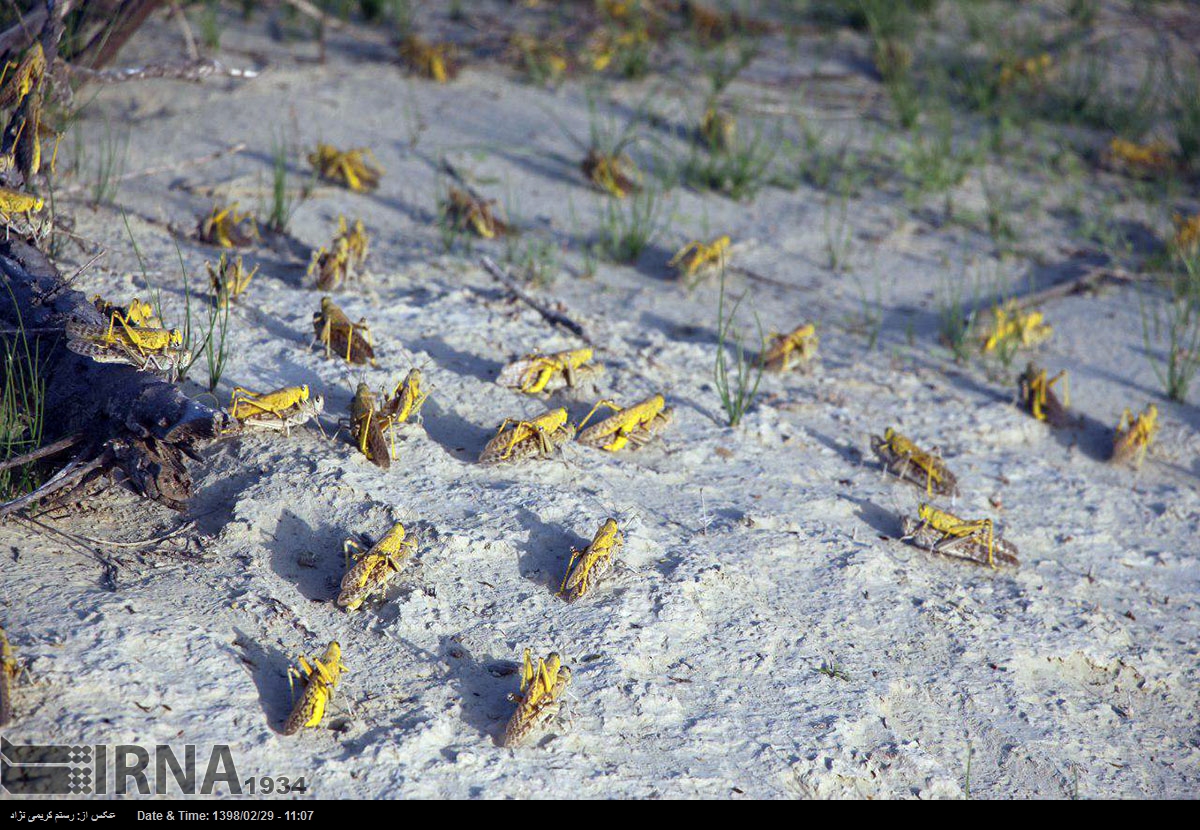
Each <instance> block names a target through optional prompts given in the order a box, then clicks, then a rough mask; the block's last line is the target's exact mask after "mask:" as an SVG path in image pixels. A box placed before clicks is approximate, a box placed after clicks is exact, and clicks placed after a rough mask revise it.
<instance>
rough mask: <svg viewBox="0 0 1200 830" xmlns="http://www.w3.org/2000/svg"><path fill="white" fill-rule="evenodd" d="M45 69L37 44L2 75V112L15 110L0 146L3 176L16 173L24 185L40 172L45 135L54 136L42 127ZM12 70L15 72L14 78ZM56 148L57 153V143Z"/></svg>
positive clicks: (0, 92)
mask: <svg viewBox="0 0 1200 830" xmlns="http://www.w3.org/2000/svg"><path fill="white" fill-rule="evenodd" d="M46 67H47V64H46V53H45V52H44V51H43V49H42V46H41V44H40V43H35V44H34V45H33V46H32V47H30V48H29V50H28V51H27V52H26V53H25V55H24V57H23V58H21V61H20V63H16V64H14V63H7V64H5V65H4V70H3V72H2V73H0V108H3V109H7V108H8V107H13V112H12V115H11V117H10V119H9V122H8V127H7V128H6V129H5V130H4V136H3V142H2V144H0V173H8V172H9V171H16V172H17V173H19V174H20V176H21V180H22V181H23V182H25V183H28V182H29V181H30V180H31V179H32V178H33V177H34V176H36V175H37V174H38V171H39V170H41V166H42V144H41V139H42V134H43V132H53V131H51V130H47V129H46V127H45V126H44V125H43V124H42V84H43V81H44V78H45V75H46ZM10 69H13V70H15V71H14V72H13V73H12V76H11V77H10V76H9V74H8V73H9V70H10ZM6 78H7V82H5V79H6ZM54 148H55V153H57V151H58V144H57V143H55V145H54ZM51 168H53V161H51ZM35 230H40V229H35Z"/></svg>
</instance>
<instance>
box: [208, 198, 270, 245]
mask: <svg viewBox="0 0 1200 830" xmlns="http://www.w3.org/2000/svg"><path fill="white" fill-rule="evenodd" d="M196 236H197V238H199V240H200V241H201V242H204V243H207V244H209V245H216V246H218V247H221V248H248V247H250V246H251V245H253V244H254V242H255V240H257V239H258V223H257V222H255V220H254V216H253V214H251V213H250V212H249V211H246V212H241V211H239V210H238V209H237V202H234V203H233V204H231V205H229V206H228V207H222V206H221V205H214V206H213V209H212V210H211V211H210V212H209V214H208V215H207V216H205V217H204V218H202V219H201V220H200V222H199V224H198V225H197V226H196Z"/></svg>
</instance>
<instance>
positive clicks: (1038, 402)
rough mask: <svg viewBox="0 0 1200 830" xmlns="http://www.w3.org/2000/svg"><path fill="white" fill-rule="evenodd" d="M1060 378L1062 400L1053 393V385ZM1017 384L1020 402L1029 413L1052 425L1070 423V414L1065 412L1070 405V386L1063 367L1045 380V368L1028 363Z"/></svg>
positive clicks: (1067, 424)
mask: <svg viewBox="0 0 1200 830" xmlns="http://www.w3.org/2000/svg"><path fill="white" fill-rule="evenodd" d="M1060 380H1061V381H1062V382H1063V399H1062V401H1059V399H1058V396H1057V395H1055V394H1054V385H1055V384H1056V383H1058V382H1059V381H1060ZM1018 384H1019V394H1020V398H1021V404H1022V405H1023V406H1024V407H1025V410H1026V411H1027V412H1028V413H1029V414H1030V415H1032V416H1033V417H1034V418H1036V419H1037V420H1039V421H1045V422H1046V423H1048V424H1050V426H1052V427H1064V426H1069V425H1070V424H1071V416H1069V415H1068V414H1067V407H1068V406H1070V405H1071V386H1070V379H1069V378H1068V377H1067V372H1066V370H1065V369H1064V370H1062V371H1061V372H1059V373H1058V374H1057V375H1055V376H1054V377H1053V378H1050V379H1049V380H1047V379H1046V370H1045V369H1039V368H1038V367H1037V366H1035V365H1034V364H1032V363H1030V364H1028V365H1027V366H1026V367H1025V371H1024V372H1022V373H1021V377H1020V378H1019V379H1018Z"/></svg>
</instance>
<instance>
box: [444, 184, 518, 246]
mask: <svg viewBox="0 0 1200 830" xmlns="http://www.w3.org/2000/svg"><path fill="white" fill-rule="evenodd" d="M493 204H495V200H494V199H493V200H491V201H487V202H485V201H483V200H482V199H479V198H476V197H475V196H473V195H471V194H470V193H468V192H467V191H465V190H463V189H461V188H458V187H453V186H451V188H450V190H449V193H448V194H447V201H446V204H445V206H444V207H443V210H445V215H446V218H447V219H448V220H449V221H450V222H452V223H453V224H454V226H455V227H456V228H458V229H459V230H466V229H467V228H470V229H471V230H473V231H474V232H475V233H476V234H478V235H479V236H481V237H483V238H484V239H494V238H495V237H497V236H504V235H505V234H507V233H508V225H506V224H504V222H501V221H500V220H499V219H497V218H496V217H495V216H494V215H493V214H492V205H493Z"/></svg>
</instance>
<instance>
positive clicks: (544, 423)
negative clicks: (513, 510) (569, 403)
mask: <svg viewBox="0 0 1200 830" xmlns="http://www.w3.org/2000/svg"><path fill="white" fill-rule="evenodd" d="M574 434H575V427H574V426H572V425H571V424H569V423H567V410H565V409H562V408H559V409H552V410H550V411H549V412H547V413H545V414H544V415H539V416H538V417H536V418H534V419H533V420H532V421H524V420H519V419H516V418H505V419H504V423H502V424H500V428H499V429H497V430H496V435H495V436H494V437H493V438H492V440H491V441H488V443H487V446H486V447H484V448H483V452H482V453H480V455H479V461H480V463H481V464H494V463H495V462H497V461H520V460H522V459H525V458H530V457H531V456H538V457H542V458H545V457H547V456H549V455H550V453H551V452H552V451H553V450H554V449H556V448H557V447H560V446H562V445H563V444H565V443H566V442H567V441H570V440H571V436H573V435H574Z"/></svg>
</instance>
